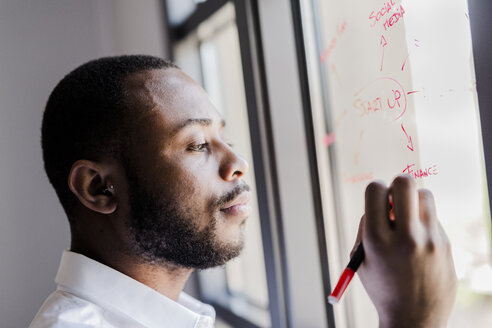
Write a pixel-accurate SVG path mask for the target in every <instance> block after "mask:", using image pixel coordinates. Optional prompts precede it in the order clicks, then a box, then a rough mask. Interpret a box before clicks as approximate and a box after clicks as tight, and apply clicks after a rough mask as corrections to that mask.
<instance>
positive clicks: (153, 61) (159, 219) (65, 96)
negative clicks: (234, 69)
mask: <svg viewBox="0 0 492 328" xmlns="http://www.w3.org/2000/svg"><path fill="white" fill-rule="evenodd" d="M42 146H43V156H44V161H45V168H46V172H47V175H48V178H49V179H50V182H51V183H52V185H53V186H54V188H55V190H56V192H57V194H58V197H59V199H60V202H61V204H62V206H63V208H64V209H65V211H66V213H67V216H68V219H69V222H70V228H71V234H72V243H71V247H70V251H65V252H64V254H63V256H62V260H61V264H60V268H59V271H58V274H57V277H56V282H57V284H58V288H57V290H56V291H55V292H54V293H53V294H51V295H50V296H49V298H48V299H47V300H46V301H45V303H44V304H43V306H42V307H41V309H40V311H39V312H38V314H37V315H36V317H35V318H34V320H33V322H32V324H31V327H33V328H34V327H36V328H37V327H80V326H84V327H86V326H90V327H212V326H213V321H214V316H215V315H214V311H213V309H212V308H211V307H210V306H208V305H205V304H203V303H200V302H199V301H197V300H195V299H193V298H191V297H190V296H188V295H186V294H184V293H183V292H182V289H183V286H184V284H185V283H186V280H187V279H188V277H189V276H190V274H191V273H192V271H193V270H195V269H205V268H210V267H213V266H217V265H222V264H224V263H226V262H227V261H228V260H230V259H232V258H234V257H235V256H237V255H238V254H239V253H240V251H241V248H242V246H243V237H242V228H243V225H244V222H245V220H246V218H247V217H248V215H249V212H250V208H249V205H248V200H249V198H250V197H251V196H250V192H249V188H248V186H247V185H246V184H245V183H244V182H243V181H242V177H243V175H244V174H246V172H247V170H248V164H247V163H246V162H245V161H244V160H243V159H242V158H241V157H240V156H238V155H237V154H236V153H235V151H234V150H233V149H232V148H231V147H230V145H229V144H228V142H227V137H226V134H225V123H224V121H223V120H222V119H221V117H220V116H219V115H218V113H217V111H216V109H215V108H214V106H213V105H212V104H211V102H210V100H209V98H208V96H207V94H206V93H205V92H204V90H203V89H202V88H201V87H200V86H199V85H198V84H197V83H196V82H195V81H193V80H192V79H191V78H190V77H189V76H187V75H186V74H185V73H183V72H182V71H181V70H180V69H179V68H177V67H176V66H175V65H173V64H172V63H170V62H167V61H164V60H161V59H158V58H154V57H150V56H121V57H110V58H102V59H99V60H95V61H91V62H89V63H87V64H84V65H82V66H80V67H79V68H77V69H76V70H74V71H73V72H71V73H70V74H68V75H67V76H66V77H65V78H64V79H63V80H62V81H61V82H60V83H59V84H58V85H57V86H56V88H55V89H54V91H53V92H52V94H51V95H50V97H49V100H48V103H47V106H46V110H45V113H44V118H43V126H42ZM390 195H391V197H392V199H393V210H394V216H395V221H394V222H393V221H391V222H393V223H391V222H390V220H389V217H388V208H389V205H388V197H389V196H390ZM359 240H364V247H365V250H366V259H365V261H364V263H363V265H362V266H361V268H360V270H359V273H360V277H361V280H362V282H363V283H364V285H365V287H366V289H367V291H368V293H369V296H370V297H371V299H372V300H373V302H374V304H375V306H376V309H377V310H378V313H379V317H380V326H381V327H406V326H408V327H444V326H445V325H446V321H447V318H448V316H449V313H450V310H451V307H452V304H453V300H454V294H455V289H456V278H455V273H454V268H453V264H452V259H451V255H450V247H449V243H448V242H447V239H446V236H445V234H444V233H443V231H442V229H441V228H440V226H439V224H438V222H437V219H436V214H435V209H434V203H433V199H432V195H431V194H430V193H429V192H427V191H417V190H416V189H415V183H414V182H413V180H411V179H410V178H408V177H404V176H402V177H398V178H397V179H395V181H394V182H393V184H392V185H391V186H390V188H389V189H388V188H387V187H386V186H384V185H383V184H381V183H372V184H370V185H369V187H368V189H367V192H366V211H365V215H364V217H363V219H362V220H361V225H360V229H359V236H358V240H357V241H356V243H358V241H359Z"/></svg>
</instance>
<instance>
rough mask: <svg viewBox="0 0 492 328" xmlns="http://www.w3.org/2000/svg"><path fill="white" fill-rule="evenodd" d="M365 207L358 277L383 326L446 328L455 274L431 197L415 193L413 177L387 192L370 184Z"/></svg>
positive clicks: (401, 178) (395, 183) (403, 178)
mask: <svg viewBox="0 0 492 328" xmlns="http://www.w3.org/2000/svg"><path fill="white" fill-rule="evenodd" d="M389 199H391V200H392V202H393V210H392V214H391V215H390V214H389V213H390V210H391V206H390V202H389ZM365 202H366V205H365V215H364V216H363V217H362V220H361V223H360V226H359V233H358V236H357V241H356V243H355V244H356V245H357V244H358V243H359V240H360V239H361V238H362V240H363V241H364V250H365V259H364V262H363V263H362V265H361V266H360V268H359V270H358V271H357V272H358V273H359V277H360V279H361V281H362V284H363V285H364V287H365V289H366V291H367V293H368V294H369V297H370V298H371V300H372V302H373V303H374V305H375V306H376V309H377V311H378V315H379V326H380V327H382V328H383V327H384V328H386V327H399V328H404V327H412V328H417V327H429V328H430V327H432V328H439V327H446V323H447V320H448V317H449V315H450V312H451V309H452V307H453V303H454V298H455V294H456V273H455V271H454V265H453V259H452V256H451V248H450V245H449V241H448V238H447V237H446V234H445V233H444V230H443V229H442V227H441V225H440V224H439V222H438V220H437V217H436V209H435V204H434V198H433V196H432V193H431V192H430V191H428V190H423V189H421V190H418V191H417V189H416V186H415V181H414V180H413V178H411V177H409V176H399V177H397V178H396V179H395V180H394V181H393V183H392V185H391V186H390V187H389V188H387V187H386V186H385V185H384V184H382V183H379V182H373V183H371V184H369V186H368V187H367V189H366V195H365Z"/></svg>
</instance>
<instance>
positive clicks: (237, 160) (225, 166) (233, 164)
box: [219, 147, 249, 181]
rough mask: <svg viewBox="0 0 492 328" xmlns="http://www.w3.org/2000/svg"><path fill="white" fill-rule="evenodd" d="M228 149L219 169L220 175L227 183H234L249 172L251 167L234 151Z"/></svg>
mask: <svg viewBox="0 0 492 328" xmlns="http://www.w3.org/2000/svg"><path fill="white" fill-rule="evenodd" d="M227 148H228V149H227V151H226V153H225V155H224V157H223V158H222V162H221V165H220V168H219V175H220V177H221V178H222V179H224V180H225V181H233V180H236V179H239V178H241V177H242V176H243V175H245V174H246V173H247V172H248V170H249V165H248V162H247V161H246V160H245V159H244V158H242V157H241V156H239V155H238V154H237V153H236V152H235V151H234V150H232V149H231V148H229V147H227Z"/></svg>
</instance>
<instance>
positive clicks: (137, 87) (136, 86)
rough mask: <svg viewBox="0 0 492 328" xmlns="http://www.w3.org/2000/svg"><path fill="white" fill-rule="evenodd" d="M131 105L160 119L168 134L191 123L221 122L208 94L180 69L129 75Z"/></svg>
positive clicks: (126, 82) (126, 85)
mask: <svg viewBox="0 0 492 328" xmlns="http://www.w3.org/2000/svg"><path fill="white" fill-rule="evenodd" d="M125 87H126V89H127V92H128V98H127V99H128V101H129V102H130V105H132V106H138V107H139V108H143V109H144V112H147V113H149V114H150V115H152V116H155V115H157V116H158V118H159V121H160V122H161V124H164V125H165V127H166V129H167V130H168V131H173V130H175V129H176V128H179V127H180V126H182V125H183V124H184V123H186V122H187V121H189V120H190V119H210V120H212V121H217V122H221V118H220V116H219V114H218V112H217V110H216V108H215V106H214V105H213V104H212V102H211V101H210V98H209V97H208V95H207V93H206V92H205V91H204V90H203V88H202V87H201V86H200V85H199V84H198V83H197V82H196V81H195V80H193V79H192V78H191V77H189V76H188V75H187V74H185V73H184V72H183V71H181V70H180V69H177V68H168V69H161V70H149V71H143V72H139V73H136V74H132V75H130V76H129V77H128V78H127V79H126V80H125Z"/></svg>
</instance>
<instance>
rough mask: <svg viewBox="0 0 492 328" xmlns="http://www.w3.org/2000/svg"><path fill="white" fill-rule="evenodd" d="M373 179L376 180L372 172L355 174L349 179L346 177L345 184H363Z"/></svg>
mask: <svg viewBox="0 0 492 328" xmlns="http://www.w3.org/2000/svg"><path fill="white" fill-rule="evenodd" d="M372 179H374V175H373V174H372V172H368V173H359V174H354V175H351V176H348V177H347V176H346V177H344V179H343V182H345V183H352V184H354V183H358V182H363V181H367V180H372Z"/></svg>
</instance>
